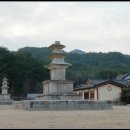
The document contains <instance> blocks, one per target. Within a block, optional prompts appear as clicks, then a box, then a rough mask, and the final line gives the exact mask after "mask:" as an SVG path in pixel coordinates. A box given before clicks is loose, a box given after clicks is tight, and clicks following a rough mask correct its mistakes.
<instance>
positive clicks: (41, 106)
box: [13, 100, 112, 111]
mask: <svg viewBox="0 0 130 130" xmlns="http://www.w3.org/2000/svg"><path fill="white" fill-rule="evenodd" d="M13 107H14V108H17V109H25V110H29V111H35V110H104V109H112V103H111V101H86V100H30V101H29V100H25V101H14V102H13Z"/></svg>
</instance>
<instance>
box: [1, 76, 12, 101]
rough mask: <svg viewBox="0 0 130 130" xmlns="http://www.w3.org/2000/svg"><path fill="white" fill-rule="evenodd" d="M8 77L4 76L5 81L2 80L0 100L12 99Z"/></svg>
mask: <svg viewBox="0 0 130 130" xmlns="http://www.w3.org/2000/svg"><path fill="white" fill-rule="evenodd" d="M7 81H8V79H7V78H6V77H4V78H3V82H2V87H1V89H2V93H1V94H0V102H1V101H10V94H8V89H9V87H8V84H9V83H8V82H7Z"/></svg>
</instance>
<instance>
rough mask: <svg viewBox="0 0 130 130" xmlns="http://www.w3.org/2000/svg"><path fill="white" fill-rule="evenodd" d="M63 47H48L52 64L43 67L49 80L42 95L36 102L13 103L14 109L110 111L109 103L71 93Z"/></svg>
mask: <svg viewBox="0 0 130 130" xmlns="http://www.w3.org/2000/svg"><path fill="white" fill-rule="evenodd" d="M64 47H65V46H64V45H62V44H60V41H55V43H54V44H52V45H51V46H49V48H50V49H51V50H52V53H51V54H50V58H51V59H52V62H51V63H50V64H49V65H47V66H45V67H46V68H48V69H49V70H50V77H51V79H50V80H47V81H44V82H43V95H39V96H37V98H36V100H26V101H14V102H13V106H14V108H18V109H25V110H85V109H87V110H90V109H91V110H92V109H93V110H95V109H96V110H101V109H112V104H111V101H87V100H82V97H81V96H80V95H78V94H76V93H74V92H73V81H68V80H66V79H65V74H66V69H67V68H68V67H69V66H71V64H70V63H66V62H65V61H64V58H65V56H66V54H67V53H66V52H65V51H64V50H62V49H63V48H64Z"/></svg>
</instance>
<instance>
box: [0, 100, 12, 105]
mask: <svg viewBox="0 0 130 130" xmlns="http://www.w3.org/2000/svg"><path fill="white" fill-rule="evenodd" d="M12 104H13V100H11V99H10V100H0V105H12Z"/></svg>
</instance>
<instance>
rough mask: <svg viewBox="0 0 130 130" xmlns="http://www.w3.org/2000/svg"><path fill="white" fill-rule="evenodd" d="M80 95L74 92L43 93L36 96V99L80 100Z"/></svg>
mask: <svg viewBox="0 0 130 130" xmlns="http://www.w3.org/2000/svg"><path fill="white" fill-rule="evenodd" d="M80 99H82V96H79V95H77V94H76V93H67V94H57V93H56V94H43V95H39V96H37V97H36V100H80Z"/></svg>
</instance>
